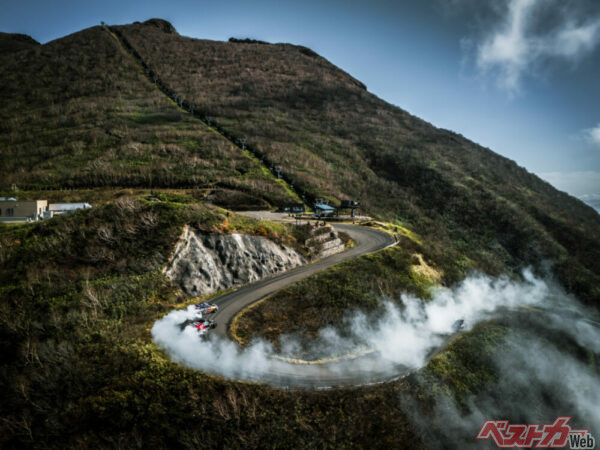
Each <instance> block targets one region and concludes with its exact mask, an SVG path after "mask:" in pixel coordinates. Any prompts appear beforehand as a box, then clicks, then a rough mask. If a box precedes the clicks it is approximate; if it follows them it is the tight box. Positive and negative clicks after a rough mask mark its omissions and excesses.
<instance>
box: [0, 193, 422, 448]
mask: <svg viewBox="0 0 600 450" xmlns="http://www.w3.org/2000/svg"><path fill="white" fill-rule="evenodd" d="M161 198H162V200H163V201H161V202H147V201H145V200H144V199H140V200H132V199H131V198H127V197H124V198H122V199H120V200H118V201H116V202H114V203H109V204H106V205H104V206H102V207H98V208H94V209H91V210H86V211H79V212H76V213H73V214H70V215H65V216H61V217H57V218H55V219H52V220H50V221H46V222H42V223H38V224H31V225H23V226H17V227H14V226H11V227H8V226H4V227H0V285H1V286H2V288H1V289H0V358H1V366H2V370H1V371H0V389H1V390H2V392H3V401H2V402H1V403H0V416H1V417H2V419H3V420H2V422H1V423H0V446H2V447H7V448H8V447H22V446H30V445H31V444H32V443H35V444H36V445H39V446H49V447H54V448H65V447H71V446H77V447H98V446H126V447H130V446H135V445H142V446H145V447H153V448H157V447H159V448H161V447H173V446H178V447H181V446H186V447H198V446H201V447H207V446H208V447H214V446H217V447H221V446H226V447H231V446H264V445H269V446H279V447H290V446H304V445H307V446H317V445H319V446H322V445H325V446H331V447H339V446H340V445H343V446H356V445H357V443H358V442H359V440H363V439H368V440H369V442H373V443H377V444H379V445H381V446H388V447H389V446H390V445H398V443H399V442H402V443H403V445H405V446H407V447H411V448H415V446H417V447H418V445H419V443H418V438H417V437H416V436H415V435H414V434H413V432H412V431H411V430H412V429H411V427H410V425H409V424H408V423H407V421H406V418H405V416H404V414H403V413H402V412H401V411H400V409H399V407H400V405H399V404H398V401H397V398H398V392H399V389H400V387H399V386H395V385H388V386H382V387H377V388H367V389H361V390H353V389H350V390H343V391H329V392H325V393H319V392H285V391H280V390H276V389H272V388H269V387H266V386H259V385H255V384H246V383H236V382H233V381H228V380H224V379H221V378H219V377H213V376H209V375H205V374H203V373H201V372H197V371H192V370H188V369H185V368H183V367H181V366H179V365H177V364H175V363H173V362H171V361H169V359H168V358H166V357H165V355H163V354H162V352H160V351H159V350H157V348H156V347H155V346H154V345H153V344H152V343H151V338H150V333H149V329H150V327H151V325H152V323H153V322H154V320H156V319H157V318H158V317H160V316H161V315H163V314H164V313H166V312H168V311H169V310H171V309H172V308H173V307H176V306H182V305H183V304H182V302H185V301H187V300H185V299H183V298H180V297H178V296H177V293H176V289H175V287H174V286H172V285H171V284H170V283H169V281H168V280H167V279H166V278H165V277H164V276H163V275H162V274H161V272H160V270H159V268H160V267H161V265H162V264H164V262H165V260H166V257H167V255H168V253H169V251H170V250H171V249H172V248H173V245H174V243H175V241H176V240H177V237H178V236H179V234H180V232H181V228H182V225H183V224H184V223H190V224H192V225H193V226H195V227H197V228H198V229H201V230H204V231H213V232H229V231H233V230H238V231H244V232H252V233H259V234H263V235H267V236H269V237H271V238H273V239H276V240H279V241H280V242H285V243H288V244H290V243H293V242H294V237H293V236H292V235H290V234H289V231H288V230H287V229H286V228H285V227H283V226H282V225H273V226H269V225H268V224H266V223H264V222H260V221H256V220H252V219H248V218H242V217H238V216H235V215H229V216H228V215H226V214H225V213H224V212H223V211H220V210H217V209H214V208H207V207H205V206H203V205H202V204H197V203H195V202H193V201H191V199H190V198H189V197H182V196H176V195H162V196H161ZM9 269H10V270H9ZM266 443H268V444H266Z"/></svg>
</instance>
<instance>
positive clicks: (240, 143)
mask: <svg viewBox="0 0 600 450" xmlns="http://www.w3.org/2000/svg"><path fill="white" fill-rule="evenodd" d="M102 28H103V29H104V30H106V31H107V32H108V33H109V34H110V35H111V36H113V37H114V38H115V39H116V40H117V42H118V43H119V44H120V45H121V47H122V48H123V50H125V51H126V52H127V53H129V54H130V56H132V57H133V59H134V60H135V61H136V62H137V64H138V65H139V66H141V68H142V69H143V72H144V74H145V75H146V77H147V78H148V80H149V81H150V82H151V83H153V84H154V85H155V86H156V88H157V89H158V90H159V91H160V92H162V93H163V94H164V95H166V96H167V97H168V98H169V99H170V100H172V101H173V102H175V104H176V105H177V106H178V107H179V108H180V109H182V110H183V111H185V112H187V113H188V114H190V115H191V116H192V117H195V118H196V119H198V120H200V121H202V122H203V123H204V124H205V125H206V126H207V127H208V128H209V129H210V130H213V131H215V132H217V133H218V134H220V135H221V136H222V137H223V138H224V139H225V140H226V141H228V142H229V143H230V144H232V145H233V146H235V147H237V148H239V149H240V150H241V151H242V153H243V154H244V155H246V156H247V157H248V158H249V159H251V160H253V161H254V162H256V163H258V164H259V165H260V166H262V167H263V169H264V170H265V171H266V172H267V173H269V174H270V175H271V176H272V177H273V179H274V180H275V182H279V183H281V184H282V185H283V188H284V189H285V190H286V192H287V193H288V194H289V195H290V196H292V197H296V200H297V201H298V202H301V203H303V204H306V196H305V193H304V192H297V191H296V190H295V189H294V186H293V184H292V181H291V180H290V179H289V178H287V177H286V175H285V174H279V176H277V175H276V174H275V166H276V165H275V164H270V163H269V164H267V163H268V161H266V159H265V156H264V155H263V154H262V153H261V152H260V151H259V150H257V149H256V148H254V147H252V146H251V145H249V144H248V143H246V140H245V138H238V137H235V136H233V135H232V134H231V133H230V132H229V131H227V130H225V129H224V128H223V127H222V126H220V125H219V124H218V123H217V122H216V121H215V120H214V119H212V118H211V117H210V116H209V114H208V112H206V111H202V109H201V108H200V107H199V106H197V105H195V104H193V103H190V102H189V101H187V100H185V99H184V98H183V97H182V96H180V95H179V94H178V93H177V92H175V91H174V90H173V89H171V88H170V87H168V86H167V85H166V84H165V82H164V81H163V80H161V78H160V77H159V76H158V74H157V73H156V72H155V71H154V70H152V69H151V68H150V66H149V65H148V64H147V63H146V61H144V59H143V58H142V56H141V55H140V54H139V53H138V51H137V50H136V49H135V48H134V47H133V45H131V43H130V42H129V41H128V40H127V38H126V37H125V36H124V35H123V33H121V31H119V30H118V29H117V28H115V27H113V26H108V25H102Z"/></svg>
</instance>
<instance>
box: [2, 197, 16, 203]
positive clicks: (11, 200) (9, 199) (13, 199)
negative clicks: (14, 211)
mask: <svg viewBox="0 0 600 450" xmlns="http://www.w3.org/2000/svg"><path fill="white" fill-rule="evenodd" d="M16 201H17V199H16V198H14V197H0V202H16Z"/></svg>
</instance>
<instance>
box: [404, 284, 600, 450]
mask: <svg viewBox="0 0 600 450" xmlns="http://www.w3.org/2000/svg"><path fill="white" fill-rule="evenodd" d="M555 297H558V298H555V299H554V300H553V301H551V302H550V303H551V304H552V305H554V306H553V307H552V308H550V309H548V310H547V313H545V314H539V315H535V314H529V315H523V316H518V315H517V316H514V317H512V320H511V323H512V327H511V329H510V331H509V334H508V336H507V338H506V339H505V340H504V342H503V345H502V351H499V352H497V354H496V357H495V358H494V361H493V365H494V367H495V371H496V373H497V374H498V379H497V380H496V381H495V382H493V383H491V384H490V385H488V386H487V387H483V388H479V390H480V392H478V393H477V394H473V395H471V396H470V397H469V398H467V399H465V400H463V403H464V404H463V406H461V407H458V406H457V405H456V403H455V402H454V401H453V400H452V399H451V398H450V397H448V396H445V395H441V396H439V397H437V398H436V406H435V407H434V408H432V410H431V411H433V413H431V414H427V413H424V412H423V411H422V410H420V409H419V406H418V404H417V402H415V400H414V399H413V398H410V397H409V396H407V397H406V398H403V401H402V404H403V409H404V410H405V412H406V414H407V415H408V416H409V417H410V418H411V420H412V422H413V425H414V426H415V427H416V429H417V430H419V432H420V433H422V434H424V435H427V437H428V438H429V442H428V444H429V446H430V447H431V448H438V447H444V448H461V449H466V448H474V449H475V448H482V447H484V448H485V444H484V443H483V442H481V441H476V440H475V439H474V437H475V436H476V435H477V432H478V430H479V429H480V427H481V426H482V424H483V423H484V422H485V421H486V420H500V419H503V420H510V421H511V422H512V423H541V424H544V423H551V422H552V421H554V419H555V418H556V417H558V416H569V417H572V421H571V426H572V427H573V428H584V429H589V430H590V432H591V434H592V435H593V436H595V438H596V442H597V439H598V437H599V436H600V408H598V405H600V370H599V368H598V365H597V364H598V362H597V360H598V357H599V355H600V328H599V326H600V323H599V322H597V320H598V317H597V316H598V314H597V311H592V310H588V309H586V308H584V307H582V306H581V305H579V304H578V303H577V302H576V301H575V300H573V299H571V298H569V297H568V296H565V295H564V293H563V292H562V291H560V289H559V290H558V291H557V292H555ZM559 305H560V306H559ZM590 317H592V318H594V320H595V322H594V320H590V319H589V318H590ZM521 321H523V323H521ZM465 405H466V406H465ZM488 445H491V446H493V444H492V443H491V442H488ZM494 448H495V446H494Z"/></svg>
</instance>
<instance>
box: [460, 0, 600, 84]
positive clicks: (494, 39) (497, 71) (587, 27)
mask: <svg viewBox="0 0 600 450" xmlns="http://www.w3.org/2000/svg"><path fill="white" fill-rule="evenodd" d="M549 10H552V12H553V14H552V15H551V16H552V19H553V20H542V21H543V22H544V23H543V24H540V20H539V17H542V15H543V17H544V19H545V18H546V17H547V15H548V13H549ZM489 30H490V31H489V32H488V31H487V30H486V33H485V34H484V35H483V37H482V39H481V40H480V41H479V42H476V43H472V44H473V45H471V47H473V48H474V49H475V62H476V65H477V68H478V69H479V70H480V71H481V72H482V73H484V74H492V75H493V76H494V77H495V78H496V81H497V83H498V85H499V86H500V87H501V88H503V89H505V90H506V91H508V92H509V93H510V94H511V95H514V94H517V93H518V92H519V90H520V87H521V81H522V79H523V77H524V76H525V75H527V74H529V75H531V74H533V73H535V72H536V71H538V70H539V68H540V67H541V66H542V65H544V64H545V63H547V62H553V61H556V62H571V63H573V62H577V61H578V60H580V59H581V58H582V57H584V56H585V55H588V54H590V53H591V52H592V51H593V50H594V49H595V48H596V46H597V45H598V43H600V17H598V16H597V15H596V16H595V17H594V16H592V17H587V16H585V14H584V13H583V12H582V11H580V10H579V8H578V7H577V4H576V3H568V4H567V3H560V2H557V1H548V0H507V2H506V9H505V11H504V14H503V15H502V18H501V21H500V23H499V24H498V25H497V26H495V27H494V26H492V27H489ZM467 41H470V40H467Z"/></svg>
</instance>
